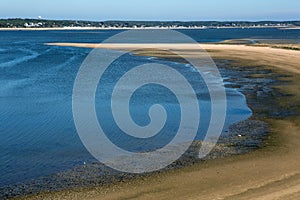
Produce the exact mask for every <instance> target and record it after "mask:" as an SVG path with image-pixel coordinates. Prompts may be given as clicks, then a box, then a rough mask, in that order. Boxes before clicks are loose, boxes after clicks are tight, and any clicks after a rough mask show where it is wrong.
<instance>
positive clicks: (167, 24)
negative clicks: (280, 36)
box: [0, 18, 300, 29]
mask: <svg viewBox="0 0 300 200" xmlns="http://www.w3.org/2000/svg"><path fill="white" fill-rule="evenodd" d="M261 27H262V28H265V27H277V28H292V29H293V28H299V27H300V20H299V21H256V22H254V21H80V20H78V21H77V20H47V19H21V18H13V19H0V29H16V28H18V29H26V28H28V29H30V28H31V29H32V28H34V29H45V28H70V29H72V28H73V29H80V28H85V29H87V28H90V29H93V28H98V29H101V28H102V29H134V28H171V29H176V28H177V29H180V28H183V29H184V28H261Z"/></svg>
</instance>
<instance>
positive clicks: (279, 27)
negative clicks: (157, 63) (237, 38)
mask: <svg viewBox="0 0 300 200" xmlns="http://www.w3.org/2000/svg"><path fill="white" fill-rule="evenodd" d="M233 28H235V29H252V28H253V29H254V28H278V29H283V30H289V29H300V27H289V26H249V27H248V26H245V27H236V26H221V27H137V28H133V27H122V28H120V27H105V28H103V27H54V28H0V31H48V30H49V31H50V30H154V29H156V30H157V29H161V30H170V29H172V30H194V29H203V30H205V29H233Z"/></svg>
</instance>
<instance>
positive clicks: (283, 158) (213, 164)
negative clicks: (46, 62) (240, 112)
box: [25, 43, 300, 200]
mask: <svg viewBox="0 0 300 200" xmlns="http://www.w3.org/2000/svg"><path fill="white" fill-rule="evenodd" d="M48 45H57V46H72V47H86V48H95V47H98V48H108V49H119V50H124V49H126V50H132V49H139V48H143V50H139V51H135V53H136V54H140V55H147V56H154V57H162V58H176V55H174V54H170V53H168V52H166V51H162V50H161V49H164V50H170V49H172V50H174V51H178V52H180V53H181V54H184V55H187V56H190V57H193V55H195V54H194V53H193V51H195V49H197V48H198V47H196V46H194V45H191V44H101V45H96V44H78V43H55V44H48ZM201 47H202V48H204V49H205V50H207V51H208V53H209V54H210V55H211V56H212V58H213V59H225V60H231V61H232V62H233V65H234V66H235V67H237V66H238V67H240V68H242V67H244V66H245V67H252V66H253V67H261V68H267V69H271V70H272V71H274V72H275V73H280V74H284V75H286V78H284V79H285V81H286V82H285V83H284V84H280V85H276V86H274V87H276V88H277V89H278V90H279V91H281V92H282V93H283V94H287V96H284V97H277V96H275V97H274V98H278V100H279V102H280V106H283V107H286V108H291V109H294V110H295V111H300V109H299V108H300V51H296V50H288V49H279V48H271V47H267V46H263V47H260V46H246V45H227V44H225V45H224V44H201ZM147 49H148V50H147ZM157 49H160V50H157ZM265 76H267V75H265ZM268 100H269V99H264V100H263V101H268ZM258 103H259V102H258ZM254 115H256V113H254ZM263 120H264V121H265V122H267V123H268V124H269V125H270V133H269V138H268V140H267V141H265V144H264V147H263V148H261V149H258V150H256V151H253V152H251V153H248V154H245V155H236V156H230V157H226V158H221V159H217V160H208V161H205V162H203V163H197V164H195V165H193V166H191V167H186V168H182V169H176V170H172V171H167V172H164V173H159V174H155V175H153V176H149V177H145V178H138V179H135V180H129V181H125V182H120V183H118V184H115V185H108V186H103V187H96V188H89V189H74V190H68V191H60V192H53V193H42V194H39V195H34V196H29V197H25V199H95V200H96V199H99V200H100V199H101V200H103V199H230V200H231V199H264V200H271V199H272V200H273V199H285V200H286V199H287V200H288V199H299V198H300V160H299V158H300V124H299V120H300V116H299V115H298V114H295V115H294V116H288V117H284V116H283V117H278V118H274V117H264V119H263Z"/></svg>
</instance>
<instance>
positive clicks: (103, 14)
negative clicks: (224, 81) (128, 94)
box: [0, 0, 300, 21]
mask: <svg viewBox="0 0 300 200" xmlns="http://www.w3.org/2000/svg"><path fill="white" fill-rule="evenodd" d="M38 16H42V17H43V18H46V19H82V20H97V21H98V20H116V19H118V20H182V21H187V20H251V21H256V20H295V19H298V20H300V0H1V3H0V18H12V17H21V18H37V17H38Z"/></svg>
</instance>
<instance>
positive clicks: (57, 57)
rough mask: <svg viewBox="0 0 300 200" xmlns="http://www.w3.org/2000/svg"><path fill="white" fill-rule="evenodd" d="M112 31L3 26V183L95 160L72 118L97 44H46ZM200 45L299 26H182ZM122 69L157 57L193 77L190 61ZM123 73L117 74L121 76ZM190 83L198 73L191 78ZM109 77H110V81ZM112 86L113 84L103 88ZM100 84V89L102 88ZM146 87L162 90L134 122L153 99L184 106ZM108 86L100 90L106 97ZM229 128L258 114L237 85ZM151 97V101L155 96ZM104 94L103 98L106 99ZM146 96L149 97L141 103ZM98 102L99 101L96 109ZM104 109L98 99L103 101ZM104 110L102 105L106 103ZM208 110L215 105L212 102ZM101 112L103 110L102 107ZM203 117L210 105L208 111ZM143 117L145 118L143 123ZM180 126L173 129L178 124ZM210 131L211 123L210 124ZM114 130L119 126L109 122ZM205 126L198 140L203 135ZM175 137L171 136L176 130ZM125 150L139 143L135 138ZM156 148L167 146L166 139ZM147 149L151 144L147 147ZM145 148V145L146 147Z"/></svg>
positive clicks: (92, 39)
mask: <svg viewBox="0 0 300 200" xmlns="http://www.w3.org/2000/svg"><path fill="white" fill-rule="evenodd" d="M119 32H120V31H118V30H113V31H3V32H0V84H1V87H0V186H3V185H7V184H13V183H17V182H22V181H25V180H29V179H32V178H37V177H40V176H46V175H50V174H53V173H56V172H60V171H63V170H66V169H70V168H72V167H74V166H78V165H82V164H83V162H87V163H89V162H92V161H95V160H94V159H93V157H92V156H91V155H90V154H89V153H88V152H87V150H86V149H85V147H84V146H83V144H82V143H81V141H80V139H79V137H78V135H77V132H76V129H75V125H74V122H73V116H72V90H73V84H74V80H75V78H76V75H77V72H78V70H79V67H80V65H81V63H82V62H83V60H84V59H85V57H86V56H87V55H88V53H89V52H90V51H91V49H84V48H71V47H55V46H46V45H44V43H48V42H88V43H99V42H101V41H103V40H105V39H107V38H108V37H110V36H112V35H114V34H116V33H119ZM182 32H183V33H185V34H187V35H189V36H191V37H193V38H194V39H195V40H197V41H199V42H215V41H221V40H224V39H233V38H249V37H253V38H273V39H274V38H277V39H279V38H284V39H299V31H295V30H289V31H288V30H285V31H281V30H277V29H222V30H221V29H220V30H216V29H209V30H182ZM122 59H123V60H122V61H120V62H116V63H114V65H115V66H117V67H118V66H119V67H121V66H122V67H128V66H131V65H140V64H145V63H151V62H158V63H162V64H167V65H169V66H171V67H173V68H175V69H178V70H182V73H183V74H184V73H186V74H191V73H192V72H193V68H192V67H191V66H189V65H184V64H179V63H173V62H168V61H158V60H155V59H149V58H147V57H135V56H132V55H130V54H128V55H126V56H124V57H123V58H122ZM118 73H120V72H116V74H118ZM189 77H190V79H191V80H190V81H199V83H200V82H201V80H198V79H195V80H193V78H194V77H193V76H189ZM109 81H110V80H109V78H108V80H107V82H109ZM103 87H104V89H109V85H107V86H105V85H104V86H103ZM98 89H99V88H98ZM144 90H145V91H148V92H149V91H155V92H156V93H159V94H162V95H161V96H160V98H157V97H155V96H152V95H149V93H143V92H141V93H139V94H137V95H135V96H134V97H133V100H132V101H133V102H136V104H137V108H138V109H136V110H134V111H133V112H134V113H135V117H134V120H136V121H137V123H139V124H141V125H145V124H147V123H148V121H147V120H148V119H147V118H145V117H143V116H144V115H145V113H146V110H147V108H148V106H149V105H150V104H151V103H152V102H156V101H159V103H162V104H164V105H165V106H166V107H168V108H169V109H170V110H169V111H170V112H176V109H177V108H176V107H177V106H178V105H177V104H178V103H177V102H176V100H175V99H174V98H173V96H172V94H171V93H168V92H166V91H165V90H163V88H159V87H157V86H152V87H150V88H144ZM198 90H199V91H198V92H199V95H198V98H199V101H201V100H203V102H205V99H206V98H207V95H206V91H205V90H202V89H198ZM100 93H101V90H99V91H98V93H97V94H98V95H101V94H100ZM227 95H228V97H227V98H228V113H227V114H228V116H227V120H226V126H225V128H226V127H228V125H230V124H232V123H234V122H237V121H239V120H243V119H246V118H248V117H249V116H250V115H251V111H250V109H249V108H248V107H247V105H246V100H245V97H244V96H243V95H242V94H241V93H239V92H237V91H236V90H234V89H227ZM149 96H150V98H149ZM99 98H101V97H99ZM139 100H142V101H141V102H143V103H141V102H140V103H139ZM96 107H97V106H96ZM98 107H99V104H98ZM100 107H101V106H100ZM207 107H209V106H207ZM99 109H100V108H99ZM201 112H203V113H201V114H203V115H204V116H205V115H206V114H207V113H209V110H204V111H201ZM139 120H140V121H139ZM177 120H178V117H176V116H175V115H174V117H173V118H172V119H171V121H170V124H171V125H170V126H168V127H166V130H165V131H166V132H169V133H170V134H172V131H173V129H176V127H175V126H176V122H177ZM173 125H174V126H173ZM203 129H205V125H204V127H203ZM108 130H109V131H111V132H112V135H111V139H112V140H113V139H114V138H115V137H114V135H113V133H114V130H115V129H114V128H112V127H109V128H108ZM202 131H203V130H199V134H198V136H197V137H198V139H201V138H202V137H203V135H201V132H202ZM169 136H172V135H169ZM126 139H128V138H126V137H125V136H124V138H122V140H123V141H124V140H125V143H123V144H124V148H127V149H128V150H131V151H138V150H139V147H138V148H132V147H131V145H130V144H132V143H131V142H130V140H129V139H128V141H127V142H126ZM161 141H162V143H160V144H158V146H156V147H155V148H159V147H161V146H163V145H165V144H166V142H167V140H165V141H164V140H161ZM116 142H117V141H116ZM144 148H148V147H147V146H145V147H144ZM143 150H145V149H143Z"/></svg>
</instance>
